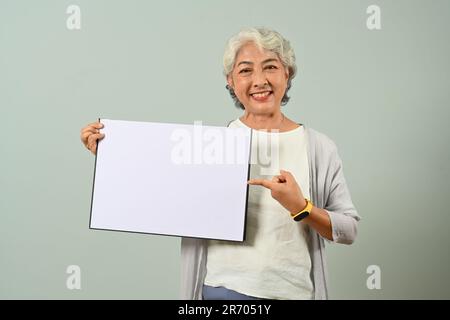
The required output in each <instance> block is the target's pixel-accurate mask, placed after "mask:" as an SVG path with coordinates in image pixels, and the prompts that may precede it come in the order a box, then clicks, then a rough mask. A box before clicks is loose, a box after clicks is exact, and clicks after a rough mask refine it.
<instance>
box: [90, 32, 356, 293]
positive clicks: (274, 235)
mask: <svg viewBox="0 0 450 320" xmlns="http://www.w3.org/2000/svg"><path fill="white" fill-rule="evenodd" d="M223 65H224V75H225V77H226V82H227V86H226V87H227V89H228V90H229V92H230V94H231V97H232V98H233V99H234V102H235V105H236V106H237V107H239V108H242V109H243V110H244V113H243V115H242V116H241V117H240V118H238V119H236V120H234V121H232V122H231V123H230V124H229V127H232V128H245V129H247V131H249V130H248V129H249V128H251V129H253V130H252V135H253V136H252V139H251V148H252V150H251V154H252V155H253V154H258V155H259V154H261V150H262V151H263V152H262V153H264V154H266V152H265V151H268V150H270V154H269V157H262V158H260V157H258V158H257V159H252V163H251V168H250V177H251V179H250V180H249V181H248V183H249V184H250V186H249V190H248V202H247V221H246V239H245V241H244V242H230V241H214V240H205V239H194V238H183V239H182V242H181V267H182V269H181V272H182V276H181V298H183V299H244V300H247V299H327V298H328V289H327V275H326V272H327V270H326V261H325V252H324V250H325V240H328V241H331V242H335V243H344V244H351V243H353V241H354V240H355V238H356V231H357V224H358V221H359V219H360V218H359V216H358V214H357V212H356V209H355V207H354V205H353V203H352V200H351V197H350V192H349V190H348V188H347V184H346V182H345V178H344V172H343V169H342V162H341V159H340V157H339V155H338V152H337V147H336V145H335V144H334V142H333V141H332V140H331V139H330V138H328V137H327V136H325V135H324V134H322V133H319V132H317V131H315V130H313V129H311V128H308V127H305V125H304V124H299V121H293V120H290V119H288V118H287V117H285V116H284V114H283V113H282V112H281V106H282V105H285V104H286V103H287V102H288V101H289V97H288V96H287V92H288V90H289V88H290V86H291V81H292V79H293V78H294V76H295V74H296V71H297V68H296V65H295V55H294V51H293V49H292V47H291V45H290V43H289V41H287V40H286V39H284V38H283V37H282V36H281V35H280V34H279V33H278V32H276V31H274V30H270V29H266V28H248V29H244V30H242V31H241V32H239V33H238V34H236V35H235V36H233V37H232V38H231V39H230V40H229V41H228V44H227V46H226V50H225V54H224V58H223ZM102 127H103V126H102V124H101V123H92V124H90V125H88V126H86V127H85V128H83V129H82V130H81V140H82V142H83V144H84V145H85V146H86V148H88V149H89V150H90V151H91V152H92V153H94V154H95V153H96V148H97V141H98V140H100V139H103V138H104V134H102V133H101V132H100V130H101V129H102ZM194 138H195V137H194ZM268 141H270V144H271V146H270V148H269V147H268V145H267V142H268ZM252 158H253V157H252ZM267 158H268V159H269V161H267ZM188 160H189V159H188ZM254 160H255V161H254ZM268 167H270V170H268ZM174 183H175V182H174ZM226 198H227V197H226V195H224V199H226ZM217 205H218V206H220V203H218V204H217Z"/></svg>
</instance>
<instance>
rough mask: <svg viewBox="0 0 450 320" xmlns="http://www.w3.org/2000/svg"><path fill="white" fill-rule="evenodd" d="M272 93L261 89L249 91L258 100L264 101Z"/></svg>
mask: <svg viewBox="0 0 450 320" xmlns="http://www.w3.org/2000/svg"><path fill="white" fill-rule="evenodd" d="M272 94H273V92H272V91H262V92H255V93H251V94H250V96H251V97H252V98H253V99H255V100H256V101H258V102H264V101H267V100H268V99H269V98H270V97H271V96H272Z"/></svg>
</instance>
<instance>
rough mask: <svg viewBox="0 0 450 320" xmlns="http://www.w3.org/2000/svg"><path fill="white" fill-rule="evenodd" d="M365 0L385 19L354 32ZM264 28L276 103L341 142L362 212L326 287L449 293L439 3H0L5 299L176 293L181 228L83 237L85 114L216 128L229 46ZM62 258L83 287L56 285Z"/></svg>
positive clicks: (61, 281)
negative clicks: (274, 65)
mask: <svg viewBox="0 0 450 320" xmlns="http://www.w3.org/2000/svg"><path fill="white" fill-rule="evenodd" d="M70 4H76V5H79V6H80V8H81V30H79V31H69V30H68V29H67V28H66V19H67V17H68V15H67V14H66V8H67V6H68V5H70ZM370 4H377V5H379V6H380V8H381V18H382V29H381V30H378V31H369V30H368V29H367V28H366V18H367V16H368V15H367V14H366V8H367V7H368V6H369V5H370ZM262 25H264V26H268V27H271V28H274V29H276V30H278V31H279V32H281V33H282V34H283V35H284V36H285V37H286V38H288V39H289V40H290V41H291V43H292V44H293V46H294V48H295V51H296V55H297V61H298V66H299V74H298V76H297V78H295V80H294V82H293V87H292V90H291V96H292V99H291V101H290V102H289V104H288V105H287V106H285V107H283V110H284V112H285V113H286V114H287V115H288V116H289V117H291V118H292V119H295V120H297V121H299V122H303V123H305V124H307V125H309V126H310V127H313V128H315V129H316V130H319V131H321V132H324V133H325V134H327V135H328V136H330V137H331V138H332V139H333V140H334V141H335V142H336V144H337V145H338V147H339V152H340V155H341V157H342V159H343V163H344V169H345V175H346V178H347V182H348V185H349V187H350V190H351V194H352V198H353V201H354V203H355V205H356V207H357V209H358V211H359V213H360V215H361V216H362V217H363V220H362V222H361V223H360V227H359V236H358V239H357V241H356V242H355V243H354V245H352V246H344V245H329V246H328V247H327V252H328V258H329V274H330V285H331V298H333V299H348V298H353V299H380V298H383V299H405V298H412V299H416V298H447V299H448V298H450V281H449V275H448V273H449V270H450V250H449V242H450V241H449V240H450V237H449V235H448V229H449V226H450V224H449V222H450V218H449V209H448V199H449V198H450V197H449V196H450V194H449V180H450V170H449V163H450V159H449V158H450V157H449V155H450V151H449V150H450V148H449V133H450V129H449V128H448V119H449V118H450V112H449V108H450V95H449V92H450V91H449V80H450V79H449V74H450V62H449V57H450V45H449V41H448V35H449V30H450V1H441V0H433V1H364V0H346V1H344V0H343V1H332V0H329V1H299V0H295V1H294V0H292V1H286V0H285V1H263V0H258V1H253V0H252V1H242V0H239V1H237V0H228V1H206V0H203V1H200V0H190V1H181V0H178V1H106V0H103V1H100V0H97V1H80V0H73V1H60V0H58V1H56V0H54V1H50V0H46V1H31V0H30V1H17V0H10V1H5V0H0V32H1V33H0V110H1V126H0V132H1V140H0V146H1V149H0V150H1V156H0V163H1V178H0V199H1V200H0V215H1V219H0V237H1V238H0V298H3V299H5V298H6V299H11V298H26V299H29V298H30V299H35V298H39V299H47V298H60V299H79V298H87V299H91V298H105V299H109V298H114V299H116V298H124V299H128V298H138V299H141V298H142V299H176V298H178V288H179V280H180V276H179V239H178V238H172V237H162V236H152V235H141V234H128V233H119V232H108V231H95V230H89V228H88V223H89V210H90V197H91V187H92V177H93V169H94V157H93V156H92V155H91V154H90V153H89V152H87V151H86V150H85V149H84V147H83V146H82V145H81V142H80V140H79V131H80V129H81V127H83V126H84V125H86V124H88V123H90V122H92V121H95V120H96V119H97V117H105V118H111V119H123V120H137V121H158V122H177V123H188V124H193V122H194V121H195V120H202V121H203V123H204V124H208V125H225V124H226V123H227V121H228V120H231V119H234V118H236V117H238V116H239V115H240V114H241V112H240V111H239V110H238V109H235V108H234V106H233V104H232V101H231V99H230V97H229V96H228V93H227V92H226V90H225V89H224V86H225V81H224V78H223V76H222V69H221V59H222V53H223V48H224V45H225V41H226V40H227V39H228V37H230V36H231V35H232V34H234V33H236V32H237V31H238V30H239V29H240V28H241V27H243V26H262ZM181 210H182V208H180V211H181ZM180 214H181V213H180ZM69 265H79V266H80V268H81V285H82V289H81V290H68V289H67V288H66V279H67V277H68V274H66V268H67V266H69ZM369 265H378V266H380V268H381V286H382V287H381V290H368V289H367V287H366V279H367V277H368V274H367V273H366V269H367V267H368V266H369Z"/></svg>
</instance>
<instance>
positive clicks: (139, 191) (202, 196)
mask: <svg viewBox="0 0 450 320" xmlns="http://www.w3.org/2000/svg"><path fill="white" fill-rule="evenodd" d="M100 121H101V122H102V123H103V124H104V128H103V129H101V131H100V132H101V133H104V134H105V138H104V139H102V140H100V141H99V142H98V148H97V156H96V161H95V173H94V183H93V191H92V204H91V219H90V228H91V229H102V230H116V231H129V232H140V233H151V234H161V235H172V236H183V237H194V238H206V239H218V240H232V241H243V240H244V238H245V218H246V209H247V194H248V185H247V181H248V179H249V163H250V146H251V129H248V128H226V127H213V126H202V125H201V123H200V124H199V123H194V124H193V125H186V124H169V123H151V122H137V121H119V120H108V119H101V120H100Z"/></svg>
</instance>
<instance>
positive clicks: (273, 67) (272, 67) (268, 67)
mask: <svg viewBox="0 0 450 320" xmlns="http://www.w3.org/2000/svg"><path fill="white" fill-rule="evenodd" d="M266 69H277V66H274V65H270V66H266Z"/></svg>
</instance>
